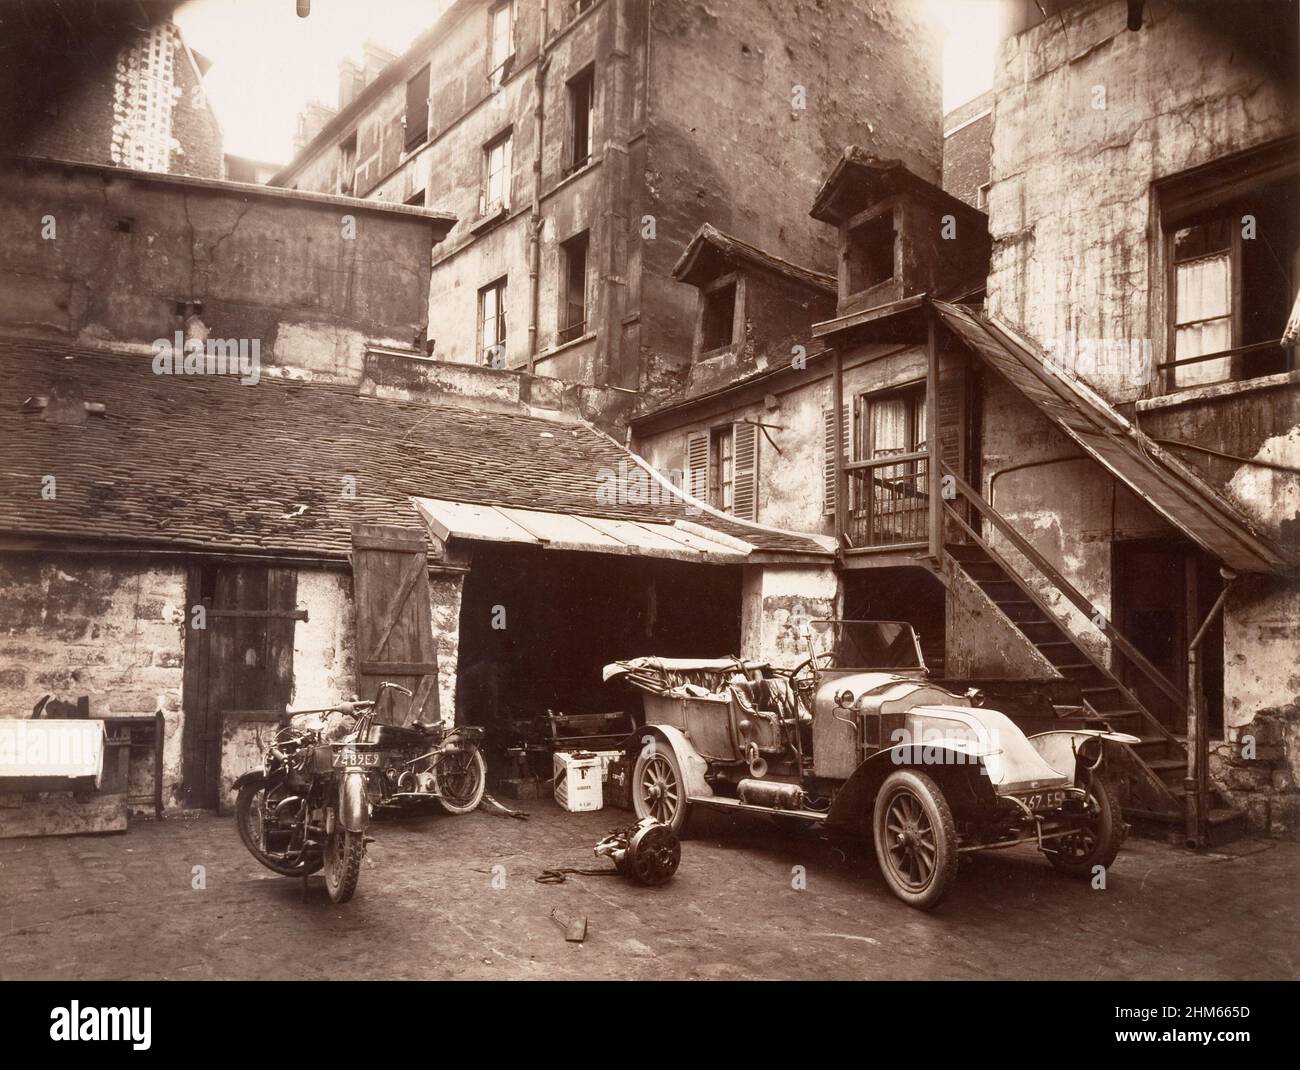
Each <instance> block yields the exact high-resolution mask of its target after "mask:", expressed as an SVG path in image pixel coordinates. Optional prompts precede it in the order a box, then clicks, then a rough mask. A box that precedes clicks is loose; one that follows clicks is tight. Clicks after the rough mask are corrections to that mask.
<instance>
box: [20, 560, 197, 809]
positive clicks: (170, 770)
mask: <svg viewBox="0 0 1300 1070" xmlns="http://www.w3.org/2000/svg"><path fill="white" fill-rule="evenodd" d="M184 603H185V574H184V570H183V569H181V568H179V567H173V566H166V567H162V566H160V567H157V568H141V567H139V566H137V565H132V564H125V563H116V562H110V561H107V560H104V561H98V562H88V561H85V560H78V559H74V558H72V557H71V556H69V557H61V558H58V559H51V558H44V559H39V558H35V557H30V556H26V555H13V556H6V557H4V558H0V622H3V623H2V624H0V666H2V668H0V717H26V716H28V715H30V713H31V711H32V707H33V706H34V705H35V704H36V702H37V700H39V699H40V697H41V696H42V695H46V694H49V695H52V696H54V698H55V699H58V700H61V701H66V702H76V700H77V699H78V698H79V697H81V696H82V695H85V696H87V697H88V698H89V699H90V714H91V716H92V717H100V716H104V715H107V714H112V713H152V712H154V711H155V710H157V709H160V708H161V709H162V710H163V713H164V716H165V718H166V723H167V736H166V743H165V747H164V754H163V771H164V788H165V791H166V794H165V795H164V801H165V803H167V804H168V805H173V804H175V803H176V801H177V797H176V796H175V794H174V793H173V789H174V787H175V786H176V784H177V781H178V778H179V773H180V755H181V723H182V715H181V661H182V657H181V652H182V648H183V630H184V629H183V624H182V621H183V606H184ZM152 784H153V758H152V756H151V755H150V756H140V757H134V758H133V760H132V766H131V791H132V793H134V794H139V795H148V794H150V793H151V792H152Z"/></svg>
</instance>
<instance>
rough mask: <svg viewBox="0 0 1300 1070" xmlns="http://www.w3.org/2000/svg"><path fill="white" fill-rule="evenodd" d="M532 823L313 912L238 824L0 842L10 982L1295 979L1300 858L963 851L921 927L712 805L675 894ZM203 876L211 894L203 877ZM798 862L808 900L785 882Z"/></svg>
mask: <svg viewBox="0 0 1300 1070" xmlns="http://www.w3.org/2000/svg"><path fill="white" fill-rule="evenodd" d="M528 809H530V810H531V812H532V817H531V819H530V820H529V821H527V822H524V821H515V820H509V819H506V818H501V817H492V816H488V815H487V814H484V813H481V812H480V813H476V814H472V815H470V816H467V817H456V818H453V817H444V816H441V815H433V814H429V815H417V816H408V817H403V818H400V819H388V820H384V821H382V822H379V823H377V824H376V825H375V826H374V834H375V837H376V842H375V843H374V844H373V845H372V846H371V849H370V855H369V857H370V860H371V862H370V864H369V865H367V866H366V868H365V869H364V871H363V873H362V878H361V886H360V889H359V891H358V893H357V897H356V899H354V900H353V901H352V902H351V903H349V904H346V905H344V906H334V905H332V904H331V903H330V902H329V899H328V897H327V896H326V894H325V890H324V884H323V881H322V880H321V879H320V878H319V877H316V878H313V879H312V881H311V883H310V888H309V892H308V896H307V900H306V902H304V901H303V900H302V888H301V882H299V881H293V880H288V879H285V878H282V877H277V876H275V875H274V874H271V873H270V872H268V871H266V870H263V869H262V868H261V867H260V866H259V865H258V864H257V863H256V862H255V861H254V860H253V859H252V857H251V856H249V854H248V853H247V852H246V851H245V850H244V848H243V846H242V845H241V844H240V842H239V839H238V836H237V835H236V832H235V827H234V823H233V821H232V820H231V819H230V818H226V817H216V816H210V815H198V816H185V817H173V818H169V819H167V820H165V821H163V822H161V823H157V822H153V821H138V822H136V823H134V824H133V825H132V827H131V829H130V831H129V832H128V833H126V834H125V835H119V836H106V837H62V838H47V839H40V840H8V841H4V842H0V904H3V906H2V909H3V915H2V916H0V978H3V979H6V980H13V979H28V978H63V979H76V978H86V979H119V978H166V979H184V978H329V977H339V976H346V977H366V978H384V977H396V978H621V977H626V978H641V979H653V978H795V979H812V978H830V977H837V978H870V979H885V978H967V979H976V980H978V979H987V978H1035V979H1045V978H1083V979H1092V978H1111V979H1123V978H1183V979H1202V978H1203V979H1214V978H1217V979H1244V978H1295V977H1297V976H1298V975H1300V920H1298V919H1297V916H1296V913H1295V910H1294V902H1295V896H1294V889H1295V888H1296V887H1297V879H1298V878H1300V845H1295V844H1288V843H1275V842H1261V841H1245V842H1243V843H1239V844H1236V845H1234V846H1233V847H1231V848H1227V849H1224V850H1223V851H1221V852H1217V853H1213V852H1212V853H1207V854H1203V855H1200V856H1193V855H1189V854H1187V853H1186V852H1184V851H1182V850H1181V849H1179V848H1175V847H1169V846H1165V845H1163V844H1159V843H1154V842H1151V841H1149V840H1141V839H1132V838H1131V839H1130V840H1129V841H1128V845H1127V847H1126V849H1125V851H1124V852H1123V853H1122V854H1121V855H1120V858H1119V860H1118V861H1117V862H1116V864H1115V866H1114V867H1113V868H1112V870H1111V873H1110V875H1109V882H1108V884H1109V887H1108V888H1107V889H1106V890H1105V891H1093V890H1091V889H1090V888H1089V887H1088V885H1087V884H1081V883H1076V882H1074V881H1072V880H1069V879H1066V878H1064V877H1061V876H1059V875H1058V874H1056V873H1055V872H1054V871H1053V870H1052V869H1051V868H1050V867H1049V866H1048V865H1047V864H1046V863H1045V862H1044V861H1043V860H1042V859H1041V858H1039V857H1037V856H1036V854H1035V853H1034V852H1032V851H1029V850H1025V849H1020V848H1017V849H1014V850H1012V851H1006V852H1000V853H996V854H990V855H985V856H982V857H978V858H976V859H975V860H973V861H972V862H971V863H970V864H969V865H967V866H965V867H964V868H963V872H962V874H961V879H960V881H959V883H958V886H957V888H956V890H955V891H954V893H953V895H952V896H951V897H950V898H949V900H948V901H947V902H946V903H945V904H944V905H943V907H941V908H940V910H939V911H937V912H936V913H934V914H930V915H926V914H921V913H918V912H916V911H914V910H911V909H909V908H908V907H906V906H904V905H903V904H901V903H900V902H898V901H897V900H896V899H895V898H894V897H893V896H892V895H891V894H890V893H889V892H888V891H887V890H886V888H885V886H884V884H883V882H882V880H881V878H880V877H879V875H878V873H877V872H876V870H875V867H874V863H873V862H872V861H871V860H870V859H868V858H861V857H853V856H852V854H851V853H850V854H849V855H848V856H846V855H845V854H844V852H843V851H842V850H841V849H839V848H837V847H835V846H834V845H832V844H830V843H827V842H825V841H822V840H820V839H818V838H816V837H809V836H803V835H796V834H790V833H787V832H785V831H782V830H777V829H774V828H773V826H771V825H769V824H767V823H765V822H764V821H763V820H761V819H747V820H746V819H742V820H739V821H736V822H734V823H733V821H731V820H729V819H726V818H724V817H719V816H714V815H710V814H707V813H701V814H696V815H695V817H694V818H693V819H692V825H691V827H690V829H689V830H688V831H689V838H688V839H687V840H686V841H685V842H684V843H683V853H682V864H681V868H680V869H679V871H678V873H677V875H676V877H675V878H674V879H673V880H672V881H671V882H670V883H669V884H668V885H666V886H664V887H662V888H658V889H646V888H641V887H638V886H635V885H632V884H630V883H627V882H625V881H624V880H623V879H622V878H618V877H610V878H605V877H570V878H569V879H568V881H567V882H566V883H565V884H563V885H544V884H539V883H536V882H535V881H534V877H535V876H536V875H537V874H538V873H539V872H540V871H541V870H542V869H545V868H550V867H557V866H576V867H582V868H600V867H602V866H606V865H608V863H607V862H604V861H603V860H599V859H595V858H593V857H592V855H591V847H592V846H593V845H594V844H595V842H596V840H598V839H599V838H600V837H601V836H602V835H603V834H604V833H605V832H607V831H608V830H609V829H610V828H612V827H614V826H616V825H618V824H621V823H623V822H624V821H625V819H626V817H627V815H626V814H625V813H624V812H623V811H618V810H613V811H604V812H600V813H591V814H566V813H564V812H562V811H560V810H559V809H558V808H556V807H555V806H554V805H553V804H552V803H551V802H550V801H549V800H546V801H541V802H533V803H530V804H528ZM195 866H203V867H204V875H205V878H206V888H205V889H195V888H193V887H192V886H191V885H192V883H193V880H194V878H193V873H194V869H193V867H195ZM495 866H503V867H505V868H504V887H501V888H495V889H494V888H493V883H494V878H493V867H495ZM796 866H803V867H805V873H806V884H807V887H806V890H803V891H799V890H796V889H795V888H794V887H793V884H794V883H796V882H795V881H794V873H795V871H794V867H796ZM497 872H498V874H500V873H501V871H500V870H498V871H497ZM496 883H498V884H500V883H502V882H501V880H500V878H499V877H498V879H497V881H496ZM552 908H558V910H559V912H560V913H561V914H571V915H585V916H586V917H587V918H588V919H589V930H588V936H587V940H586V942H585V943H583V944H581V945H577V944H566V943H565V941H564V939H563V933H562V932H561V931H560V929H559V928H558V926H557V925H556V924H555V923H554V922H553V921H552V920H550V919H549V918H548V916H547V915H548V914H549V912H550V911H551V910H552Z"/></svg>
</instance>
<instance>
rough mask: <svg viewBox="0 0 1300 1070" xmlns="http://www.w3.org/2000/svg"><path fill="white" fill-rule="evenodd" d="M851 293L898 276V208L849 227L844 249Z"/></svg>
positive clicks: (868, 288)
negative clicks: (895, 270)
mask: <svg viewBox="0 0 1300 1070" xmlns="http://www.w3.org/2000/svg"><path fill="white" fill-rule="evenodd" d="M844 270H845V272H846V274H847V279H848V293H849V294H857V293H862V292H863V291H864V290H870V289H871V288H872V287H874V286H879V285H880V284H881V283H882V282H889V281H890V280H891V279H892V278H893V277H894V211H893V208H892V207H891V208H888V209H886V210H884V211H882V212H879V213H878V214H876V215H869V216H868V217H867V218H865V219H863V220H862V221H861V222H858V223H856V224H854V225H852V226H850V227H849V228H848V234H847V236H846V239H845V249H844Z"/></svg>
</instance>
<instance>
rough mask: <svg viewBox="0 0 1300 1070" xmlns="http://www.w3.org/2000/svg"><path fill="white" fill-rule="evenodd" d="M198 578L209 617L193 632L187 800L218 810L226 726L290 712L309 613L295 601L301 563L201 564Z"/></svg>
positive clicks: (189, 640) (185, 746)
mask: <svg viewBox="0 0 1300 1070" xmlns="http://www.w3.org/2000/svg"><path fill="white" fill-rule="evenodd" d="M191 585H192V586H191V590H192V591H193V590H201V591H202V592H203V593H202V597H201V598H200V599H199V603H198V604H201V605H202V606H203V608H204V613H205V617H206V620H205V626H204V627H203V628H193V627H190V628H189V629H188V630H187V635H186V675H185V700H184V704H185V729H184V737H183V740H182V754H183V781H184V796H185V805H186V806H188V807H196V808H203V809H217V808H218V807H219V805H220V803H221V801H222V800H221V798H220V795H219V792H220V785H221V738H222V728H223V725H224V723H225V721H226V720H227V719H228V718H229V717H231V716H238V715H240V714H244V713H248V712H252V711H260V712H263V713H271V712H276V713H283V712H284V709H285V707H286V706H287V705H288V704H289V699H290V697H291V694H292V692H293V636H294V627H295V624H296V622H297V621H299V620H303V619H305V618H306V613H305V612H303V611H300V610H298V609H297V608H296V606H295V603H296V600H297V591H298V573H297V571H296V570H295V569H280V568H253V567H243V566H238V567H236V566H222V567H218V568H215V569H212V568H211V567H209V569H208V570H207V575H204V571H203V570H199V569H195V570H193V572H192V575H191ZM190 602H191V604H192V605H193V604H194V603H195V599H194V598H191V599H190Z"/></svg>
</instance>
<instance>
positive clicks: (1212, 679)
mask: <svg viewBox="0 0 1300 1070" xmlns="http://www.w3.org/2000/svg"><path fill="white" fill-rule="evenodd" d="M1111 559H1112V573H1111V612H1112V614H1113V616H1114V621H1115V626H1116V627H1117V628H1118V629H1119V630H1120V632H1121V634H1123V635H1124V637H1125V638H1126V639H1128V640H1129V641H1130V642H1131V643H1132V644H1133V645H1134V646H1135V647H1137V649H1138V650H1139V651H1140V652H1141V653H1142V655H1143V656H1144V657H1146V658H1147V660H1148V661H1150V662H1151V664H1152V665H1154V666H1155V667H1156V668H1157V669H1159V670H1160V671H1161V672H1162V673H1164V675H1165V676H1166V677H1168V678H1169V680H1170V681H1171V682H1172V683H1173V684H1174V686H1175V687H1177V688H1178V689H1179V690H1180V691H1186V688H1187V646H1188V644H1189V643H1190V642H1191V639H1192V636H1193V635H1194V634H1195V631H1196V629H1197V628H1199V627H1200V625H1201V622H1202V621H1204V620H1205V617H1206V614H1207V613H1209V611H1210V608H1211V607H1212V606H1213V605H1214V601H1215V599H1216V598H1218V596H1219V591H1220V590H1222V587H1223V580H1222V579H1221V578H1220V576H1219V570H1218V565H1217V563H1216V562H1215V561H1214V560H1213V559H1212V558H1210V557H1209V556H1208V555H1207V554H1205V553H1204V552H1202V551H1201V550H1199V549H1197V548H1196V547H1195V546H1192V545H1191V544H1190V543H1187V542H1185V541H1183V540H1181V539H1136V540H1129V541H1123V542H1116V543H1114V544H1113V547H1112V551H1111ZM1200 650H1201V666H1202V681H1201V686H1202V692H1203V694H1204V696H1205V709H1206V716H1207V720H1208V724H1209V727H1210V733H1211V735H1212V737H1214V738H1219V737H1221V736H1222V735H1223V623H1222V614H1220V616H1219V617H1218V618H1217V619H1216V620H1215V621H1214V623H1213V624H1212V625H1211V626H1210V629H1209V630H1208V631H1207V632H1206V634H1205V638H1204V639H1203V640H1201V647H1200ZM1119 661H1120V673H1119V675H1120V679H1121V680H1122V681H1123V682H1124V684H1125V685H1126V686H1127V687H1129V688H1130V689H1131V690H1132V691H1133V692H1134V693H1135V694H1136V695H1137V697H1138V699H1139V700H1140V701H1141V702H1142V703H1143V705H1145V706H1146V708H1147V709H1149V710H1150V711H1151V712H1152V713H1154V714H1155V715H1156V716H1157V717H1159V718H1160V720H1161V721H1162V722H1163V723H1164V725H1165V726H1166V727H1167V728H1169V729H1170V730H1171V731H1173V732H1175V733H1178V734H1182V733H1183V732H1185V731H1186V730H1187V714H1186V711H1185V710H1184V709H1182V708H1180V707H1179V706H1178V705H1177V704H1176V703H1174V702H1173V701H1172V700H1171V699H1169V698H1168V697H1167V696H1166V695H1165V694H1164V693H1163V692H1162V691H1161V690H1160V689H1159V688H1158V687H1156V685H1155V684H1153V683H1152V682H1151V681H1150V680H1149V679H1148V678H1147V676H1146V675H1145V674H1144V673H1143V672H1141V670H1139V669H1137V668H1135V667H1133V666H1132V665H1130V664H1128V663H1127V662H1126V661H1125V660H1124V659H1122V658H1121V659H1119Z"/></svg>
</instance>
